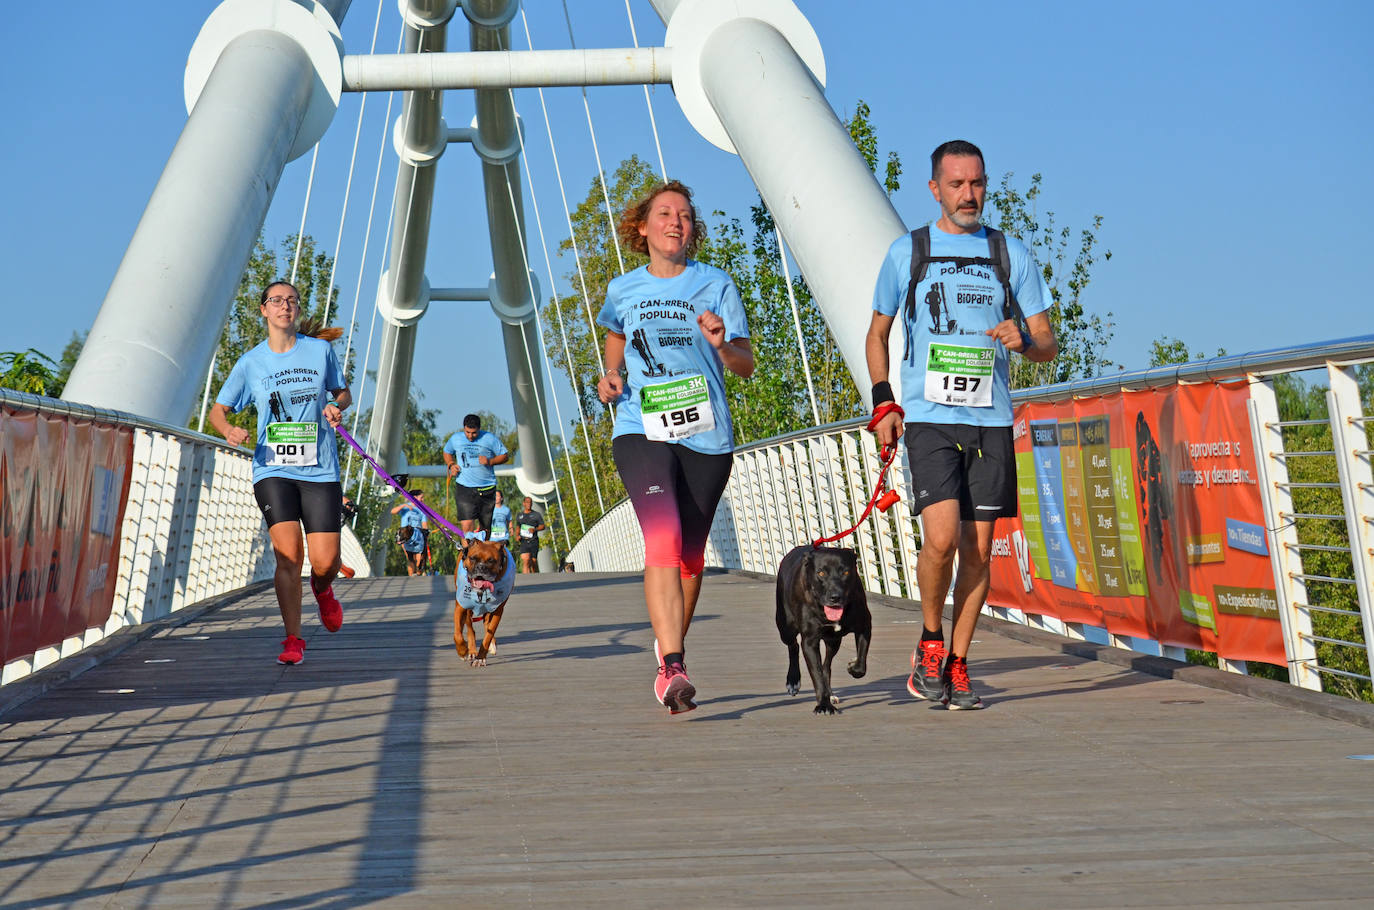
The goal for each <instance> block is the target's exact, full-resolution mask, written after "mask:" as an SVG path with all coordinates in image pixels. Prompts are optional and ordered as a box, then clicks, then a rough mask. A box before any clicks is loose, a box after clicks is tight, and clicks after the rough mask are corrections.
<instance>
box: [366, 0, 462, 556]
mask: <svg viewBox="0 0 1374 910" xmlns="http://www.w3.org/2000/svg"><path fill="white" fill-rule="evenodd" d="M455 6H456V4H455V2H454V0H407V2H406V3H405V5H404V6H403V7H402V16H403V19H404V26H403V29H402V30H403V34H404V39H403V40H404V45H405V51H406V53H409V54H428V53H439V52H442V51H443V50H444V49H445V44H446V41H447V36H448V23H449V21H450V19H451V18H452V15H453V12H454V9H455ZM403 99H404V100H403V102H402V109H401V115H400V117H399V118H398V119H397V121H396V125H395V131H394V133H393V141H394V143H395V146H396V153H397V156H398V157H399V158H400V162H399V164H398V166H397V171H396V188H395V193H394V198H393V203H392V211H393V213H394V214H393V217H392V223H391V227H390V236H391V243H390V251H389V255H388V257H387V269H386V271H385V272H383V273H382V275H381V276H380V277H379V279H378V282H377V302H376V308H377V311H378V313H379V315H380V317H381V320H382V339H381V353H380V358H379V364H378V368H377V381H376V392H375V397H374V401H373V407H372V424H371V427H370V428H369V432H368V439H367V443H366V445H367V449H368V451H369V453H371V454H373V455H374V456H375V457H376V458H377V460H378V462H380V463H381V464H382V466H383V467H385V468H387V470H389V471H391V473H393V474H394V473H397V472H399V471H401V470H402V468H401V465H403V464H404V459H405V455H404V453H403V451H402V448H401V442H402V439H403V436H404V430H405V418H406V407H407V401H408V399H409V396H410V381H411V373H412V368H413V364H414V356H415V343H416V336H417V334H418V323H419V321H420V318H421V317H422V316H424V313H425V310H426V309H427V308H428V306H429V282H428V281H427V280H426V278H425V256H426V252H427V249H428V246H429V233H430V219H431V216H432V201H433V198H434V185H435V181H436V170H437V164H438V160H439V158H440V156H441V155H443V153H444V150H445V149H446V148H447V146H448V130H447V127H446V126H445V124H444V120H443V116H442V110H443V97H442V94H441V93H440V92H437V91H408V92H406V93H405V94H404V96H403ZM370 554H371V560H372V565H373V567H374V570H375V571H381V568H382V566H383V564H384V563H385V559H386V552H385V549H384V547H383V546H382V542H381V539H380V538H379V537H375V536H374V539H373V541H372V542H371V545H370Z"/></svg>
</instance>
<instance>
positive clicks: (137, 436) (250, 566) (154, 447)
mask: <svg viewBox="0 0 1374 910" xmlns="http://www.w3.org/2000/svg"><path fill="white" fill-rule="evenodd" d="M0 407H3V408H5V409H7V410H10V411H12V412H23V411H36V412H40V413H43V414H48V415H57V416H62V417H65V418H67V419H69V420H72V421H90V422H96V423H101V424H113V425H121V426H127V427H130V428H131V429H132V430H133V437H134V438H133V443H134V445H133V459H132V462H131V464H130V466H129V497H128V503H127V505H126V506H125V509H124V513H123V515H122V516H120V519H119V527H120V529H121V530H120V537H121V540H120V546H119V563H118V569H117V572H118V575H117V580H116V583H115V594H114V603H113V609H112V612H111V614H110V618H109V619H108V620H107V621H106V622H105V623H104V625H103V626H98V627H95V628H90V629H87V630H86V631H85V632H84V633H83V634H79V635H73V636H71V637H69V638H67V639H65V640H63V641H62V642H60V643H54V644H52V645H50V646H45V647H42V648H39V649H38V650H36V651H35V652H34V653H33V654H32V655H30V656H28V657H20V658H18V659H11V660H10V661H9V662H8V663H6V664H5V666H4V671H3V678H0V684H3V683H9V682H12V681H14V680H16V679H20V678H22V677H24V676H26V675H28V674H29V673H31V672H33V671H35V670H38V669H40V668H42V667H44V666H47V665H48V664H50V663H52V662H54V661H56V660H58V659H60V658H63V657H70V656H71V655H73V654H75V653H77V652H78V651H80V650H81V649H82V648H85V647H88V646H90V645H92V644H94V643H96V642H98V641H100V640H101V639H103V638H105V637H106V636H108V635H111V634H112V633H114V632H116V631H117V630H119V629H122V628H124V627H125V626H131V625H137V624H139V623H144V622H148V621H149V620H153V619H158V618H160V617H164V616H167V615H169V614H172V613H175V612H176V611H178V610H180V609H182V608H183V607H187V606H190V605H192V604H195V603H198V602H200V601H202V600H205V599H207V598H210V597H214V596H216V595H219V594H224V593H226V592H228V591H233V590H235V589H238V588H242V587H244V586H245V585H248V584H251V583H253V582H255V581H261V580H264V579H267V578H271V577H272V572H273V568H274V565H275V563H274V561H273V558H272V552H271V546H270V543H269V540H268V537H267V528H266V526H265V525H264V524H263V521H262V513H261V512H260V511H259V510H258V505H257V501H256V500H255V499H254V497H253V483H252V460H251V458H250V457H249V456H248V455H247V454H245V453H244V452H242V451H240V450H237V449H231V448H229V447H228V446H227V445H226V444H225V443H224V441H223V440H222V439H217V438H215V437H211V436H205V435H202V434H199V433H195V432H192V431H190V430H186V429H182V428H179V427H175V426H170V425H167V424H161V423H158V422H155V421H148V420H144V419H142V418H139V417H136V416H134V415H131V414H126V413H123V412H120V411H110V410H103V409H99V408H91V407H87V406H84V405H75V404H72V403H70V402H66V401H61V400H57V399H52V398H43V397H40V396H36V395H25V394H22V393H19V392H14V391H12V390H9V389H0ZM56 469H57V468H56V466H54V470H56ZM40 482H41V481H40ZM0 495H4V492H3V491H0ZM343 559H344V562H345V563H346V564H348V565H349V566H352V567H354V568H355V570H356V571H357V573H358V574H359V575H365V574H367V558H366V555H365V553H364V552H363V549H362V547H361V546H360V545H359V544H358V542H357V540H356V539H355V538H354V536H353V534H352V531H351V530H350V529H348V528H345V529H344V535H343Z"/></svg>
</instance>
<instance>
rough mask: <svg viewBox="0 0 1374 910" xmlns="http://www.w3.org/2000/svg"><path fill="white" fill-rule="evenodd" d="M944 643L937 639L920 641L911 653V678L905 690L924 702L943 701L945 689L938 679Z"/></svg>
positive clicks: (943, 660) (943, 655)
mask: <svg viewBox="0 0 1374 910" xmlns="http://www.w3.org/2000/svg"><path fill="white" fill-rule="evenodd" d="M947 653H948V652H947V651H945V643H944V642H943V641H941V640H940V639H938V638H932V639H927V640H924V641H922V642H921V643H920V644H919V645H918V646H917V647H916V650H915V651H912V652H911V676H909V677H907V681H906V690H907V691H908V692H910V693H911V694H912V695H914V696H916V697H917V698H924V699H925V700H926V701H944V696H945V687H944V683H943V682H942V681H941V679H940V667H941V666H942V665H943V664H944V662H945V655H946V654H947Z"/></svg>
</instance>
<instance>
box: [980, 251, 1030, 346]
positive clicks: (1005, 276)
mask: <svg viewBox="0 0 1374 910" xmlns="http://www.w3.org/2000/svg"><path fill="white" fill-rule="evenodd" d="M986 230H987V234H988V252H989V253H991V254H992V267H993V268H994V269H995V270H996V271H997V278H998V280H999V281H1001V282H1002V318H1003V319H1010V320H1012V321H1014V322H1015V323H1016V325H1017V327H1018V328H1021V329H1025V327H1026V314H1025V313H1022V312H1021V304H1020V303H1018V302H1017V300H1016V294H1015V292H1013V291H1012V289H1011V254H1010V252H1008V250H1007V238H1006V236H1005V235H1004V234H1003V233H1002V232H1001V231H999V230H997V229H996V228H987V229H986Z"/></svg>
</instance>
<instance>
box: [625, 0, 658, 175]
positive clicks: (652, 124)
mask: <svg viewBox="0 0 1374 910" xmlns="http://www.w3.org/2000/svg"><path fill="white" fill-rule="evenodd" d="M625 18H626V19H628V20H629V21H630V40H631V41H632V42H634V46H635V49H636V50H638V49H639V35H638V33H636V31H635V14H634V12H633V11H631V9H630V0H625ZM643 88H644V107H645V108H647V109H648V111H649V128H650V129H651V130H653V133H654V151H656V152H658V173H659V174H660V175H661V176H662V177H663V181H664V182H665V183H667V182H668V166H667V165H666V164H664V163H663V143H662V142H660V141H659V139H658V120H656V119H655V118H654V102H653V101H652V100H650V98H649V84H648V83H647V82H646V83H645V84H644V86H643Z"/></svg>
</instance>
